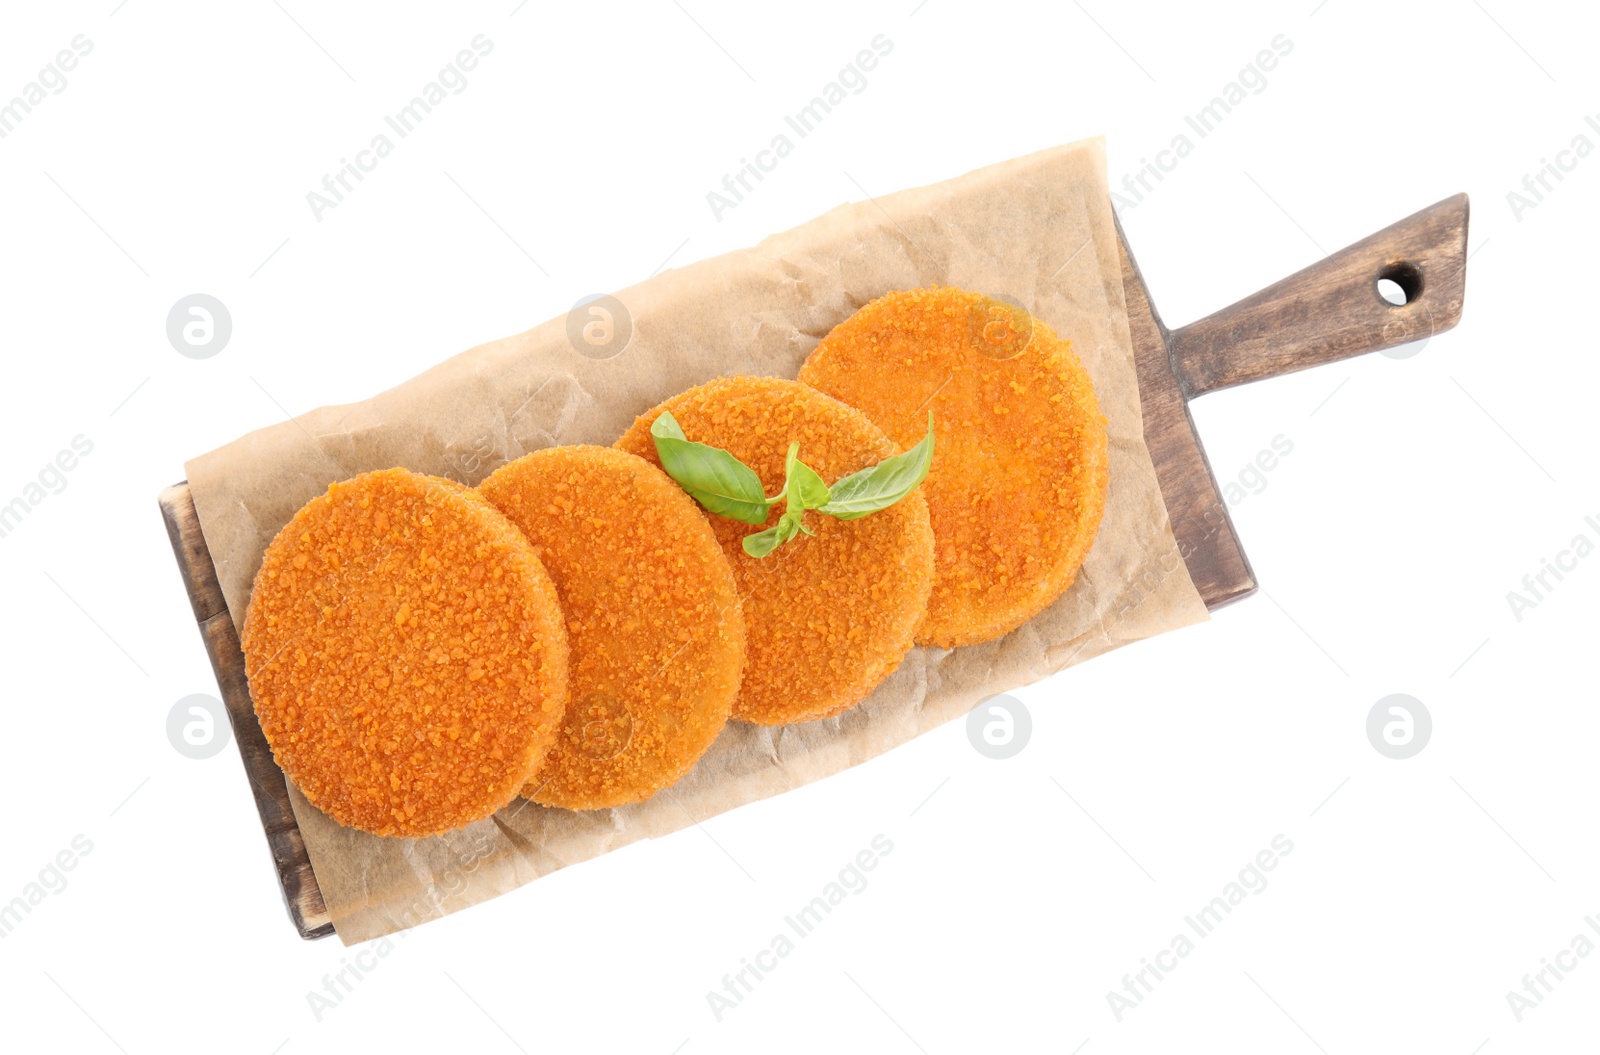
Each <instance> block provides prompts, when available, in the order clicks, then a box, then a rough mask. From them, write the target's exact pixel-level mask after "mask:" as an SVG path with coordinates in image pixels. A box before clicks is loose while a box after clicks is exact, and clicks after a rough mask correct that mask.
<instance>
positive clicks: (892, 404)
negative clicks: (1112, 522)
mask: <svg viewBox="0 0 1600 1055" xmlns="http://www.w3.org/2000/svg"><path fill="white" fill-rule="evenodd" d="M800 380H802V381H804V382H805V383H807V384H809V385H814V386H815V387H817V388H818V389H821V390H822V391H823V392H826V393H828V394H829V395H831V396H834V397H836V398H838V399H841V400H843V401H844V402H846V403H849V404H850V405H851V406H853V407H858V408H860V409H861V410H862V411H864V412H865V413H866V415H867V417H869V418H871V419H872V420H873V421H874V422H876V423H877V424H878V425H879V426H880V427H882V428H883V430H884V431H885V432H887V433H888V434H889V437H890V438H891V439H892V440H894V441H895V442H896V443H899V444H910V443H915V442H916V441H917V439H918V438H919V437H920V436H921V435H922V434H923V432H924V431H925V430H926V429H927V424H928V411H929V410H932V411H933V417H934V426H935V431H936V435H937V440H936V443H935V449H934V455H933V467H932V469H931V470H930V471H929V473H928V479H927V481H926V482H925V483H924V485H923V491H924V492H925V493H926V495H927V499H928V510H929V513H930V514H931V516H932V518H933V534H934V539H935V542H936V544H937V547H938V548H937V556H936V558H935V562H934V566H935V569H936V575H935V580H934V586H933V593H932V595H931V596H930V597H929V599H928V615H927V619H926V621H925V622H924V623H923V625H922V627H921V629H920V630H918V632H917V641H918V642H919V643H921V644H931V645H938V646H940V647H943V648H952V647H954V646H956V645H970V644H975V643H977V642H980V641H987V640H989V639H991V638H995V637H999V636H1000V635H1001V634H1004V633H1007V632H1009V631H1011V630H1014V629H1016V628H1017V627H1018V626H1020V625H1021V624H1022V623H1024V622H1026V621H1027V620H1028V619H1031V618H1032V617H1033V616H1035V615H1037V614H1038V613H1039V612H1040V611H1042V610H1043V609H1044V608H1045V607H1047V606H1048V605H1049V604H1050V603H1051V602H1053V601H1054V600H1055V599H1056V598H1058V597H1060V596H1061V594H1062V593H1064V592H1065V591H1066V589H1067V588H1068V587H1069V586H1071V585H1072V582H1073V579H1074V578H1076V576H1077V573H1078V568H1079V567H1080V566H1081V565H1082V564H1083V561H1084V558H1085V557H1086V556H1087V555H1088V553H1089V547H1090V546H1091V545H1092V544H1093V543H1094V538H1095V533H1096V532H1097V531H1098V530H1099V528H1100V517H1101V514H1102V513H1103V512H1104V511H1105V503H1106V488H1107V485H1108V481H1109V471H1110V468H1109V467H1110V456H1109V452H1108V450H1107V445H1106V419H1105V417H1104V415H1102V414H1101V413H1100V404H1099V402H1098V400H1096V399H1095V394H1094V385H1093V383H1092V382H1091V381H1090V378H1089V374H1088V372H1087V371H1086V370H1084V368H1083V364H1082V363H1081V362H1079V361H1078V357H1077V355H1076V354H1074V353H1073V351H1072V346H1071V344H1070V343H1069V342H1067V341H1065V340H1063V339H1061V338H1060V337H1058V336H1056V334H1055V333H1054V332H1053V331H1051V329H1050V328H1049V327H1048V326H1046V325H1045V324H1044V323H1042V322H1040V321H1039V320H1037V319H1035V318H1033V317H1032V316H1031V315H1029V314H1028V313H1027V312H1026V311H1023V310H1022V309H1020V308H1015V307H1013V306H1011V305H1009V304H1006V303H1004V302H1002V301H999V300H995V299H992V298H990V297H986V296H983V295H982V294H978V293H969V292H967V291H965V290H960V289H954V288H950V287H944V288H937V289H914V290H905V291H901V292H896V293H890V294H887V295H885V296H883V297H879V298H878V299H877V300H874V301H872V302H871V303H870V304H867V305H866V306H865V307H863V308H862V309H861V310H860V311H858V312H856V313H855V314H854V315H852V316H851V317H850V318H848V319H846V320H845V321H844V322H842V323H840V324H839V325H838V326H836V327H834V329H833V331H832V332H831V333H829V334H828V336H827V337H825V338H823V340H822V343H821V344H819V345H818V346H817V348H816V350H815V351H813V352H812V353H811V356H810V358H808V359H807V360H806V363H805V365H804V366H803V367H802V368H801V370H800Z"/></svg>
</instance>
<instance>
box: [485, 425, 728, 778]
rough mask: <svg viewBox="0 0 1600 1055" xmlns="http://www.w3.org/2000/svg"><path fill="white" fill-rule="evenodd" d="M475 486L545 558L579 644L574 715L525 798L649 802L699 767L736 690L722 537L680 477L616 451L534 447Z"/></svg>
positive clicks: (575, 647) (570, 634) (573, 675)
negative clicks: (677, 479)
mask: <svg viewBox="0 0 1600 1055" xmlns="http://www.w3.org/2000/svg"><path fill="white" fill-rule="evenodd" d="M478 490H479V492H480V493H482V494H483V496H484V497H485V498H487V499H488V500H489V501H490V502H492V503H493V504H494V505H495V507H496V508H498V509H499V510H500V511H501V512H502V513H504V514H505V515H506V516H507V517H508V518H509V519H510V520H511V522H512V523H513V524H515V525H517V527H519V528H521V529H522V532H523V534H525V535H527V537H528V540H529V541H530V542H532V543H533V545H534V548H535V549H536V550H537V551H538V554H539V559H540V560H541V561H542V562H543V563H544V566H545V569H546V570H547V571H549V573H550V578H551V580H552V581H553V582H554V583H555V586H556V593H557V594H559V595H560V597H561V606H562V609H563V610H564V611H565V612H566V618H567V640H568V642H569V643H570V645H571V648H572V660H571V672H570V682H569V688H570V692H571V702H570V703H569V704H568V705H567V717H566V721H565V722H564V723H563V726H562V730H561V735H560V736H559V737H558V738H557V740H556V744H555V747H554V748H552V749H551V751H550V755H549V757H548V758H547V759H546V760H545V763H544V765H543V767H542V768H540V769H539V770H538V772H537V773H535V774H534V776H533V779H532V780H530V781H529V783H528V785H527V787H526V788H525V789H524V790H523V794H524V795H526V796H528V797H529V798H531V799H533V800H534V801H535V802H537V803H540V804H541V805H545V806H559V807H562V808H564V809H570V810H596V809H606V808H608V807H612V806H625V805H627V804H629V803H631V802H642V801H644V800H645V799H647V798H649V797H650V796H651V795H654V794H655V793H656V792H657V791H660V790H661V789H662V788H664V787H667V786H668V785H670V784H672V783H674V782H675V781H676V780H677V779H678V778H679V777H681V776H683V775H684V774H685V773H687V772H688V771H689V769H690V768H691V767H692V766H693V765H694V764H695V762H696V761H698V760H699V758H700V756H701V755H702V754H704V753H705V751H706V748H708V747H710V746H711V742H712V741H713V740H715V739H716V738H717V734H718V733H720V732H721V731H722V727H723V726H724V725H725V724H727V721H728V708H729V706H730V705H731V704H732V703H733V697H734V694H735V693H737V692H738V691H739V674H740V672H741V671H742V670H743V669H744V616H743V614H742V612H741V611H740V607H739V594H738V591H737V589H736V587H735V585H734V581H733V569H731V568H730V567H728V561H727V559H726V558H724V557H723V555H722V547H721V546H719V545H718V544H717V537H716V535H715V534H713V533H712V530H711V526H710V525H709V524H708V523H706V519H705V517H703V516H701V514H700V508H699V506H697V505H696V504H695V501H694V499H692V498H690V497H689V496H688V495H687V494H685V493H684V491H683V489H682V488H680V487H679V486H678V485H677V484H676V483H674V482H673V481H672V478H671V477H669V476H667V474H666V473H664V472H662V471H661V470H660V469H657V468H656V467H655V466H653V465H651V464H650V463H649V462H646V461H645V460H644V459H642V458H635V457H634V456H633V455H631V454H625V453H623V452H622V451H618V450H613V449H611V448H610V447H551V448H549V449H547V450H542V451H538V452H536V453H533V454H529V455H527V456H526V457H523V458H518V459H517V460H516V461H514V462H511V463H510V464H508V465H505V466H502V467H501V468H500V469H498V470H496V471H495V473H494V474H493V475H492V476H490V477H489V478H488V479H487V480H485V481H483V483H481V484H479V485H478Z"/></svg>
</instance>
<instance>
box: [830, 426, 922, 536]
mask: <svg viewBox="0 0 1600 1055" xmlns="http://www.w3.org/2000/svg"><path fill="white" fill-rule="evenodd" d="M932 465H933V413H932V412H931V411H930V412H929V414H928V434H927V435H926V436H924V437H922V440H921V441H920V442H919V443H918V444H917V445H916V446H915V447H912V448H911V449H910V450H909V451H906V452H905V453H904V454H897V455H895V456H894V457H893V458H885V459H884V460H883V461H881V462H879V463H878V464H877V465H874V466H871V467H869V468H866V469H862V470H861V471H860V472H856V473H851V474H850V475H849V476H846V477H845V478H844V479H843V480H840V481H838V482H836V483H835V484H834V485H833V488H832V493H831V495H830V497H829V499H828V501H827V502H826V503H825V504H823V505H820V506H817V507H816V509H817V511H818V512H821V513H826V514H828V515H829V516H831V517H838V518H839V519H840V520H855V519H856V518H857V517H864V516H866V515H867V514H868V513H876V512H878V511H879V510H880V509H888V508H889V507H890V506H892V505H894V504H895V503H896V502H898V501H900V500H901V499H902V498H905V497H906V496H907V495H909V494H910V493H911V492H912V491H915V490H916V489H917V485H918V484H920V483H922V481H923V480H925V479H927V476H928V469H929V467H930V466H932Z"/></svg>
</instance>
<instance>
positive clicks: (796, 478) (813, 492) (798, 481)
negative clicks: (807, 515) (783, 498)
mask: <svg viewBox="0 0 1600 1055" xmlns="http://www.w3.org/2000/svg"><path fill="white" fill-rule="evenodd" d="M789 488H790V491H789V493H790V494H791V495H792V494H798V495H799V496H800V503H801V505H802V506H804V507H805V508H806V509H821V508H822V507H823V506H825V505H827V504H828V499H830V498H832V497H833V490H832V489H831V488H830V487H829V486H828V485H827V484H825V483H823V482H822V477H820V476H818V475H817V471H816V470H815V469H813V468H811V466H809V465H807V464H806V463H805V462H803V461H801V460H800V459H798V458H796V459H795V460H794V462H793V464H791V465H790V466H789Z"/></svg>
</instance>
